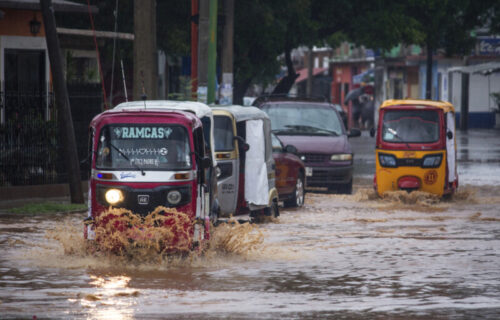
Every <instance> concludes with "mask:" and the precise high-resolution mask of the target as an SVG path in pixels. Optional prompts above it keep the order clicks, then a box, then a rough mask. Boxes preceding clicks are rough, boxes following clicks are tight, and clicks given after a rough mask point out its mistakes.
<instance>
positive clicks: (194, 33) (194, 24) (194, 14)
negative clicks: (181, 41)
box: [191, 0, 200, 94]
mask: <svg viewBox="0 0 500 320" xmlns="http://www.w3.org/2000/svg"><path fill="white" fill-rule="evenodd" d="M199 19H200V16H199V14H198V0H191V93H192V94H196V92H197V90H198V22H199Z"/></svg>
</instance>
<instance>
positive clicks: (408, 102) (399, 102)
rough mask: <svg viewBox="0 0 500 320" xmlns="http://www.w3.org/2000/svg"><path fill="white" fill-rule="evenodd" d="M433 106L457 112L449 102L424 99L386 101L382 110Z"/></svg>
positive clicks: (445, 110)
mask: <svg viewBox="0 0 500 320" xmlns="http://www.w3.org/2000/svg"><path fill="white" fill-rule="evenodd" d="M408 105H411V106H431V107H436V108H440V109H443V111H444V112H450V111H451V112H455V108H454V107H453V105H452V104H451V103H449V102H447V101H436V100H424V99H399V100H398V99H391V100H385V101H384V102H383V103H382V105H381V106H380V109H382V108H385V107H389V106H408Z"/></svg>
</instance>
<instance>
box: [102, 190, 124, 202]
mask: <svg viewBox="0 0 500 320" xmlns="http://www.w3.org/2000/svg"><path fill="white" fill-rule="evenodd" d="M105 198H106V201H107V202H108V203H109V204H117V203H118V202H121V201H123V193H122V191H121V190H118V189H109V190H108V191H106V194H105Z"/></svg>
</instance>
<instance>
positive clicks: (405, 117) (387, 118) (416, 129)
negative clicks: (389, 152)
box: [382, 110, 439, 143]
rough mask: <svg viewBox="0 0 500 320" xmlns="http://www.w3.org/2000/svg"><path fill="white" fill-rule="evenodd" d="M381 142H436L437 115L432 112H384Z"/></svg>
mask: <svg viewBox="0 0 500 320" xmlns="http://www.w3.org/2000/svg"><path fill="white" fill-rule="evenodd" d="M382 140H383V141H385V142H394V143H408V142H411V143H433V142H437V141H438V140H439V114H438V112H437V111H434V110H386V111H385V112H384V118H383V126H382Z"/></svg>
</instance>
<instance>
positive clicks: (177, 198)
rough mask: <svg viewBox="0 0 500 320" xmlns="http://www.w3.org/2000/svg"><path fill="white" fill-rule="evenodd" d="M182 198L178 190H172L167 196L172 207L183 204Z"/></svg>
mask: <svg viewBox="0 0 500 320" xmlns="http://www.w3.org/2000/svg"><path fill="white" fill-rule="evenodd" d="M181 199H182V196H181V193H180V192H179V191H177V190H172V191H170V192H169V193H168V194H167V201H168V203H170V204H172V205H174V206H175V205H176V204H178V203H179V202H181Z"/></svg>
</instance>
